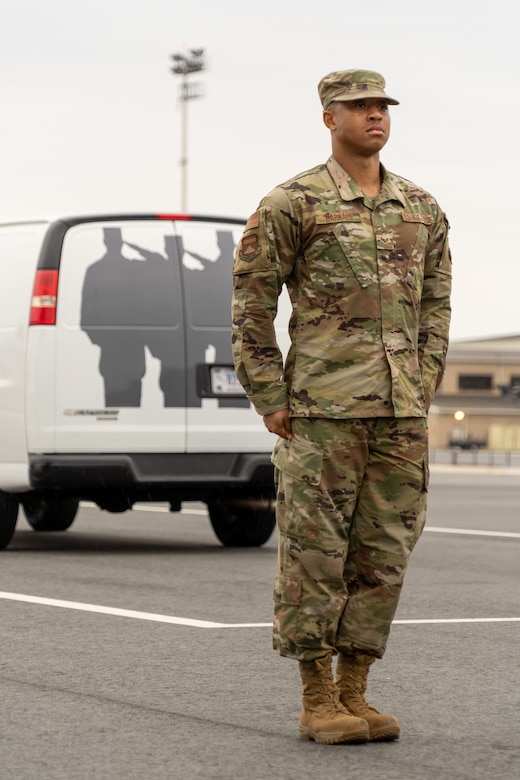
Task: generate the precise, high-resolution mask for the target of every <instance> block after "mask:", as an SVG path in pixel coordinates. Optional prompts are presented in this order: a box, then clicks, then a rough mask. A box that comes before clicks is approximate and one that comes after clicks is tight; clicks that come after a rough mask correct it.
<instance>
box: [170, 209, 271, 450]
mask: <svg viewBox="0 0 520 780" xmlns="http://www.w3.org/2000/svg"><path fill="white" fill-rule="evenodd" d="M243 229H244V225H243V223H241V222H240V223H238V224H233V222H231V221H230V222H225V221H222V222H217V221H215V222H210V221H207V222H195V221H193V222H192V221H190V222H176V223H175V230H176V233H177V235H178V248H179V255H180V257H181V263H180V265H181V272H182V277H183V286H184V291H185V316H186V322H185V327H186V344H187V350H186V369H187V375H186V376H187V382H188V385H187V399H188V411H187V415H188V417H187V432H186V443H187V450H188V451H189V452H268V451H269V450H270V448H271V447H272V437H271V436H270V434H269V433H268V432H267V431H266V430H265V427H264V426H263V424H262V421H261V419H260V418H259V416H258V414H257V413H256V412H255V411H254V409H253V408H252V406H251V404H250V403H249V401H248V400H247V399H246V397H245V395H244V392H243V390H242V388H241V387H240V386H239V385H238V383H237V382H236V376H235V374H234V370H233V358H232V352H231V295H232V290H233V275H232V269H233V257H234V250H235V246H236V244H237V243H238V240H239V238H240V236H241V234H242V232H243Z"/></svg>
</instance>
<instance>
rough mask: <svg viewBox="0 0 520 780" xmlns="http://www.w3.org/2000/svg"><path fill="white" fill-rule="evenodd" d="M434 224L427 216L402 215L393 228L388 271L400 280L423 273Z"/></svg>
mask: <svg viewBox="0 0 520 780" xmlns="http://www.w3.org/2000/svg"><path fill="white" fill-rule="evenodd" d="M432 224H433V220H432V218H431V217H429V216H427V215H422V214H421V215H419V214H413V213H412V212H406V211H405V212H403V213H402V214H401V221H400V222H399V223H398V224H397V225H394V226H393V227H392V232H393V234H394V245H393V246H392V247H389V248H388V251H387V252H386V254H385V259H386V262H387V264H388V266H389V269H388V270H389V271H392V272H393V273H394V274H395V276H396V277H397V278H398V279H404V278H405V277H406V276H407V275H411V276H415V275H416V274H417V271H419V270H421V271H422V269H423V267H424V257H425V254H426V247H427V245H428V240H429V237H430V232H429V228H430V227H431V225H432Z"/></svg>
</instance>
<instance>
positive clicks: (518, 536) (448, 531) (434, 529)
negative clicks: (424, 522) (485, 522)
mask: <svg viewBox="0 0 520 780" xmlns="http://www.w3.org/2000/svg"><path fill="white" fill-rule="evenodd" d="M424 530H425V531H432V532H434V533H439V534H468V535H469V536H501V537H504V538H506V539H520V534H517V533H514V532H513V531H477V530H475V529H473V528H441V527H440V526H426V528H425V529H424Z"/></svg>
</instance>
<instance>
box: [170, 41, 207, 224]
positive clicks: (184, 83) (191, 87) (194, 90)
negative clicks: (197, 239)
mask: <svg viewBox="0 0 520 780" xmlns="http://www.w3.org/2000/svg"><path fill="white" fill-rule="evenodd" d="M171 58H172V60H173V62H174V65H173V67H172V68H171V70H172V72H173V73H175V74H176V75H177V76H180V77H181V84H180V88H179V102H180V104H181V160H180V166H181V210H182V211H183V212H186V211H187V207H188V205H187V170H188V105H187V104H188V100H192V99H193V98H197V97H201V96H202V86H201V84H198V83H197V82H195V83H193V82H191V83H189V82H188V76H189V75H190V73H197V72H198V71H201V70H204V69H205V67H206V63H205V62H204V49H190V50H189V51H188V52H186V53H184V54H172V55H171Z"/></svg>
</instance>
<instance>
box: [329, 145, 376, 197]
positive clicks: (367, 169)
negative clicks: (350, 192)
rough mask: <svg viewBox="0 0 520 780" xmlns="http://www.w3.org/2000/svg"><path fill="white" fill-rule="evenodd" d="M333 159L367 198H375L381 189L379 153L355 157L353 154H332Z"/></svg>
mask: <svg viewBox="0 0 520 780" xmlns="http://www.w3.org/2000/svg"><path fill="white" fill-rule="evenodd" d="M334 158H335V160H337V162H338V163H339V164H340V165H341V167H342V168H343V170H344V171H346V172H347V173H348V175H349V176H350V178H351V179H354V181H355V182H356V184H357V185H358V187H359V188H360V189H361V190H363V192H364V193H365V195H368V197H369V198H376V197H377V196H378V195H379V193H380V191H381V166H380V163H379V155H373V156H371V157H356V156H353V155H341V154H340V155H339V156H338V155H337V154H334Z"/></svg>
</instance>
